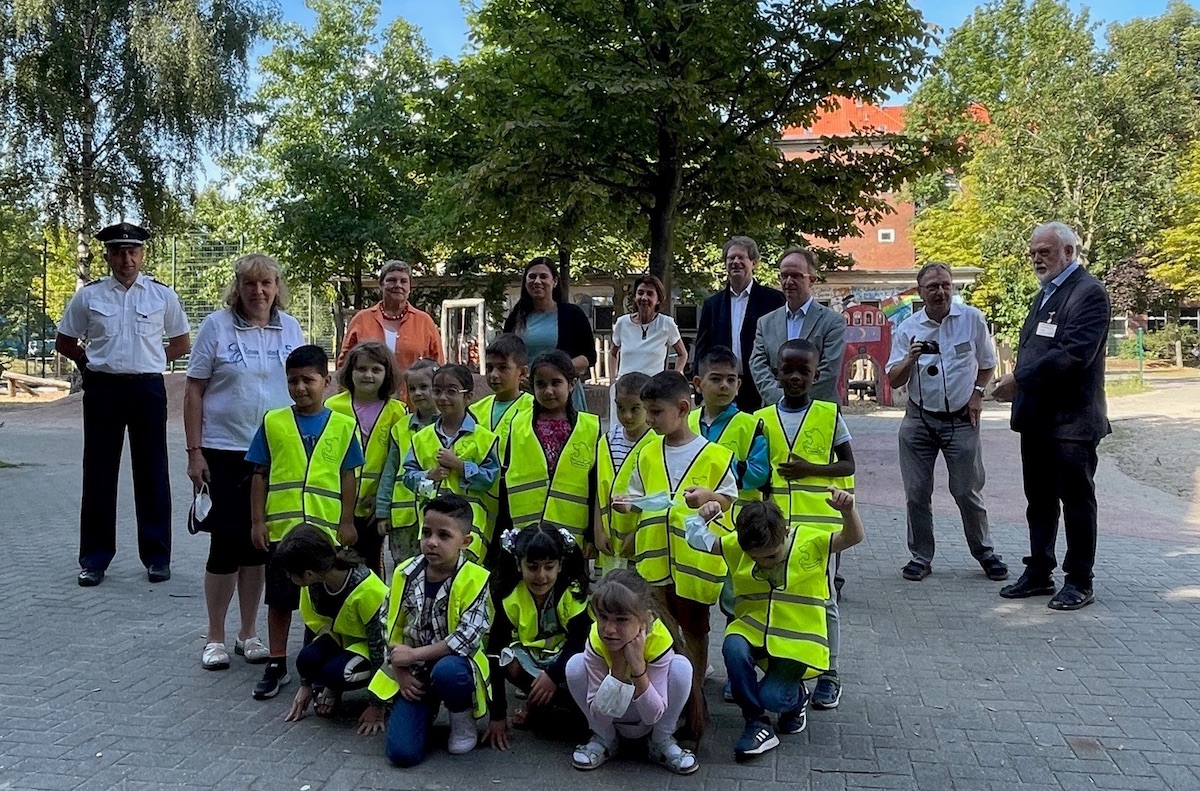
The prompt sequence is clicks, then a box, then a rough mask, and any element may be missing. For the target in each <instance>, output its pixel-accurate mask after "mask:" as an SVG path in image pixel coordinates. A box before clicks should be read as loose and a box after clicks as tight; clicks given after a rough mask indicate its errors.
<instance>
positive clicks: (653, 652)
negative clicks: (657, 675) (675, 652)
mask: <svg viewBox="0 0 1200 791" xmlns="http://www.w3.org/2000/svg"><path fill="white" fill-rule="evenodd" d="M588 645H590V646H591V647H592V650H593V651H595V652H596V653H597V654H598V655H599V656H600V658H601V659H603V660H604V663H605V664H606V665H608V666H609V667H612V654H610V653H609V652H608V647H607V646H606V645H604V641H603V640H601V639H600V627H599V626H597V625H596V624H592V631H591V634H589V635H588ZM674 647H675V638H673V637H671V632H670V630H668V629H667V625H666V624H664V623H663V622H662V619H660V618H655V619H654V623H653V624H651V626H650V630H649V631H647V632H646V646H645V649H644V650H643V651H642V657H643V658H644V659H645V660H646V664H650V663H651V662H657V661H658V660H659V659H662V657H663V654H665V653H667V652H668V651H670V650H671V649H672V648H674Z"/></svg>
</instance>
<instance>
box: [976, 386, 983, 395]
mask: <svg viewBox="0 0 1200 791" xmlns="http://www.w3.org/2000/svg"><path fill="white" fill-rule="evenodd" d="M975 392H976V393H979V395H983V393H984V390H983V387H981V386H980V385H975Z"/></svg>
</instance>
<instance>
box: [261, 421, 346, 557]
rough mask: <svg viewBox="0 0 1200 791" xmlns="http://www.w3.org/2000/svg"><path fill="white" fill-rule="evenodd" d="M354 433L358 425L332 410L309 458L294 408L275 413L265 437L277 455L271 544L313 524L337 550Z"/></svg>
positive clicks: (269, 517) (272, 471)
mask: <svg viewBox="0 0 1200 791" xmlns="http://www.w3.org/2000/svg"><path fill="white" fill-rule="evenodd" d="M354 430H355V426H354V421H353V420H352V419H350V418H348V417H346V416H345V415H343V414H341V413H339V412H333V411H332V410H331V411H330V413H329V419H328V420H327V421H325V428H323V429H321V434H320V436H319V437H317V443H316V445H315V446H314V447H313V452H312V455H311V456H309V455H308V453H306V452H305V450H304V440H303V439H301V438H300V429H299V427H298V426H297V424H296V416H295V414H294V413H293V412H292V408H291V407H281V408H279V409H272V410H270V411H269V412H267V414H266V415H264V416H263V434H264V436H265V437H266V440H267V448H268V449H269V452H270V454H271V465H270V468H269V472H268V474H267V504H266V512H267V514H266V521H267V530H268V531H269V533H270V541H271V543H275V542H278V541H282V540H283V537H284V536H286V535H287V534H288V533H289V532H290V531H291V529H292V528H293V527H296V526H297V525H300V524H305V523H307V524H310V525H312V526H313V527H319V528H321V529H322V530H324V531H325V532H327V533H328V534H329V536H330V540H332V541H333V543H334V545H335V546H336V545H337V543H338V538H337V529H338V524H339V523H340V522H341V519H342V462H343V461H344V460H345V458H346V453H347V451H349V450H350V442H351V441H352V440H353V439H354Z"/></svg>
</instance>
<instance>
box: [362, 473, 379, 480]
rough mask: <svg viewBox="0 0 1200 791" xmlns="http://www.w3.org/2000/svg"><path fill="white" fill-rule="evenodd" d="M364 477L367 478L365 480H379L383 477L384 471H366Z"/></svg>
mask: <svg viewBox="0 0 1200 791" xmlns="http://www.w3.org/2000/svg"><path fill="white" fill-rule="evenodd" d="M362 477H363V480H365V481H377V480H379V479H380V478H382V477H383V473H382V472H364V473H363V474H362Z"/></svg>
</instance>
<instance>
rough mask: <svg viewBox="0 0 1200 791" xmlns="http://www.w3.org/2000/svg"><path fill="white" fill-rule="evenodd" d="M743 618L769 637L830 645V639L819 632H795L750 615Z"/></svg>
mask: <svg viewBox="0 0 1200 791" xmlns="http://www.w3.org/2000/svg"><path fill="white" fill-rule="evenodd" d="M742 620H743V621H745V622H746V623H747V624H749V625H750V626H752V627H754V628H755V629H756V630H757V631H759V632H765V633H766V636H767V637H782V638H783V639H785V640H801V641H804V642H806V643H816V644H817V645H819V646H823V647H825V648H828V647H829V640H827V639H826V638H824V637H821V636H820V635H819V634H808V633H807V632H793V631H792V630H791V629H780V628H779V627H778V626H772V627H770V628H767V627H765V626H763V625H762V624H761V623H760V622H759V621H758V620H756V619H754V618H751V617H750V616H748V615H743V616H742Z"/></svg>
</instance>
